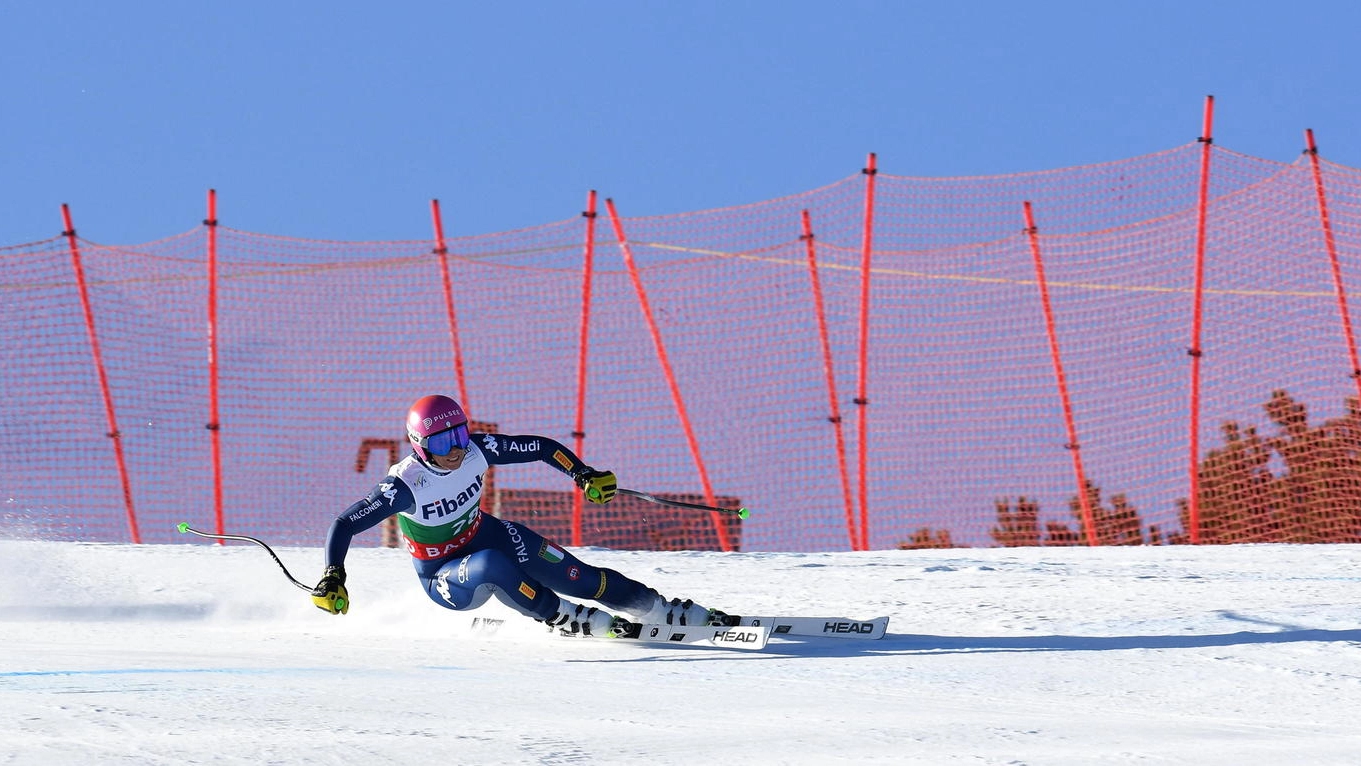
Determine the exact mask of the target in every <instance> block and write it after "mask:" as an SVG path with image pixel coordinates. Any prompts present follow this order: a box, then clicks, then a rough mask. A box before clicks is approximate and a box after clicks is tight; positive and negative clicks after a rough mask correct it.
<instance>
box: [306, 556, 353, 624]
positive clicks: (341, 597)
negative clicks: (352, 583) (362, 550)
mask: <svg viewBox="0 0 1361 766" xmlns="http://www.w3.org/2000/svg"><path fill="white" fill-rule="evenodd" d="M312 603H314V604H316V605H317V608H318V609H324V610H326V611H328V612H330V613H331V614H345V613H347V612H349V611H350V594H348V593H346V592H345V567H337V566H330V567H326V572H325V573H324V574H322V576H321V581H320V582H318V583H317V587H315V588H313V589H312Z"/></svg>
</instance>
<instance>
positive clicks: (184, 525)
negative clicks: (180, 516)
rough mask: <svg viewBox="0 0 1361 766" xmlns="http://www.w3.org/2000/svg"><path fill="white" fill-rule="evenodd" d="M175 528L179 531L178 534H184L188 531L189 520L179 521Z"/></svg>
mask: <svg viewBox="0 0 1361 766" xmlns="http://www.w3.org/2000/svg"><path fill="white" fill-rule="evenodd" d="M175 529H178V530H179V531H180V534H184V533H185V532H188V531H189V522H187V521H181V522H180V523H178V524H176V525H175Z"/></svg>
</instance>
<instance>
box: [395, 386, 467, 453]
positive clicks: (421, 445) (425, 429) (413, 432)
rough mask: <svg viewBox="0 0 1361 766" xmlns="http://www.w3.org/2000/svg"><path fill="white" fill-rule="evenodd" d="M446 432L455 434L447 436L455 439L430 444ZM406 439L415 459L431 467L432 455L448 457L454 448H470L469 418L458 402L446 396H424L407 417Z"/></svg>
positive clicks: (445, 439) (439, 439) (442, 439)
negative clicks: (437, 436)
mask: <svg viewBox="0 0 1361 766" xmlns="http://www.w3.org/2000/svg"><path fill="white" fill-rule="evenodd" d="M446 431H450V432H452V433H450V434H448V436H451V437H453V438H452V440H450V439H448V438H438V439H436V440H435V441H436V444H435V445H432V444H431V439H430V437H432V436H435V435H436V434H444V432H446ZM406 438H407V439H408V440H410V442H411V449H412V451H414V452H415V453H416V457H418V458H420V459H421V461H422V462H425V463H429V462H430V456H431V453H432V452H433V453H434V454H436V455H447V454H449V451H450V450H451V449H452V448H453V447H457V448H459V449H466V448H467V446H468V416H467V415H465V414H464V413H463V408H462V407H461V406H459V403H458V402H456V401H454V400H453V399H450V398H449V397H447V396H444V395H443V394H434V395H432V396H423V397H421V398H420V399H417V400H416V403H415V404H413V405H411V409H410V410H409V411H408V412H407V413H406ZM441 449H443V451H440V450H441Z"/></svg>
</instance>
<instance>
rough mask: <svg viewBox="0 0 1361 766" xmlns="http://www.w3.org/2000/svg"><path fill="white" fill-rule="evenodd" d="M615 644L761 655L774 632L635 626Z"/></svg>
mask: <svg viewBox="0 0 1361 766" xmlns="http://www.w3.org/2000/svg"><path fill="white" fill-rule="evenodd" d="M611 640H614V641H619V640H624V641H639V642H642V643H647V644H685V645H687V646H707V647H712V648H715V649H746V650H750V651H759V650H761V649H764V648H766V643H767V642H768V641H769V640H770V628H768V627H766V626H764V625H750V626H747V625H664V624H658V625H643V624H640V623H636V622H634V623H629V629H628V631H627V632H625V633H624V634H623V635H620V636H615V637H614V638H613V639H611Z"/></svg>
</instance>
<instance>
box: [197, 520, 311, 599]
mask: <svg viewBox="0 0 1361 766" xmlns="http://www.w3.org/2000/svg"><path fill="white" fill-rule="evenodd" d="M175 528H176V529H178V530H179V531H180V532H181V533H183V532H189V533H190V534H195V535H198V536H199V537H209V538H212V539H214V540H242V541H244V542H248V543H255V544H256V545H258V546H260V547H261V548H264V549H265V552H266V553H268V554H269V555H270V556H272V557H273V558H274V563H276V564H278V565H279V568H280V569H282V570H284V577H287V578H288V579H289V581H290V582H292V583H293V584H294V585H296V586H298V587H299V588H302V589H303V590H305V591H307V592H308V593H311V592H312V586H311V585H303V584H302V583H300V582H298V581H297V580H296V579H294V578H293V575H291V574H289V573H288V567H286V566H284V562H282V561H280V560H279V557H278V556H276V555H275V554H274V549H273V548H270V547H269V546H268V545H265V542H264V541H263V540H256V539H255V538H254V537H246V536H245V535H215V534H212V533H210V532H200V531H199V530H197V529H194V528H193V527H191V526H189V522H187V521H181V522H180V523H179V524H177V525H176V526H175Z"/></svg>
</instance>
